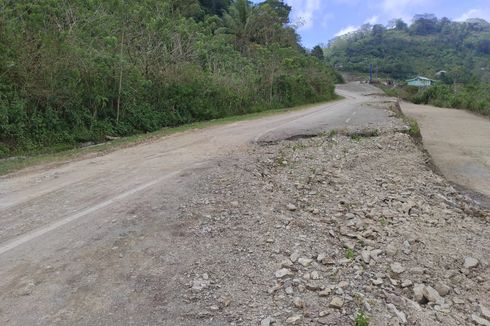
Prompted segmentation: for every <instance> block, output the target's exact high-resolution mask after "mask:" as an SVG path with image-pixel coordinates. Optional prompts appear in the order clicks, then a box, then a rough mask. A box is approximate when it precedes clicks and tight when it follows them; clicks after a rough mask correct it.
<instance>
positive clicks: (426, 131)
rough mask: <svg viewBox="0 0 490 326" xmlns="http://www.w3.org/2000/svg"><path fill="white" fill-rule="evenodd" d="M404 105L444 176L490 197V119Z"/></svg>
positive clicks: (448, 110)
mask: <svg viewBox="0 0 490 326" xmlns="http://www.w3.org/2000/svg"><path fill="white" fill-rule="evenodd" d="M401 107H402V110H403V112H404V113H405V114H406V115H408V116H411V117H413V118H415V119H416V120H417V121H418V123H419V126H420V129H421V133H422V137H423V142H424V147H425V148H426V149H427V150H428V151H429V153H430V154H431V156H432V158H433V160H434V163H435V164H436V165H437V167H438V168H439V169H440V171H441V172H442V173H443V174H444V176H445V177H446V178H447V179H449V180H450V181H452V182H454V183H456V184H459V185H462V186H464V187H466V188H468V189H471V190H473V191H476V192H479V193H482V194H484V195H486V196H487V197H490V119H486V118H483V117H479V116H477V115H474V114H472V113H469V112H466V111H463V110H454V109H444V108H436V107H432V106H428V105H415V104H411V103H401ZM487 201H488V200H487Z"/></svg>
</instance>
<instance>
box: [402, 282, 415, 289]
mask: <svg viewBox="0 0 490 326" xmlns="http://www.w3.org/2000/svg"><path fill="white" fill-rule="evenodd" d="M412 284H413V282H412V281H411V280H402V284H401V287H402V288H408V287H409V286H412Z"/></svg>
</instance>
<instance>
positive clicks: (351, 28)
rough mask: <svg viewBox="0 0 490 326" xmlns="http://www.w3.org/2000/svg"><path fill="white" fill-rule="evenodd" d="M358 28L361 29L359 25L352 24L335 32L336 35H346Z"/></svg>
mask: <svg viewBox="0 0 490 326" xmlns="http://www.w3.org/2000/svg"><path fill="white" fill-rule="evenodd" d="M357 30H359V27H356V26H352V25H351V26H347V27H345V28H342V29H341V30H340V31H339V32H338V33H337V34H335V37H338V36H342V35H346V34H349V33H352V32H355V31H357Z"/></svg>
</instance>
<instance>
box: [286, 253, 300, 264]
mask: <svg viewBox="0 0 490 326" xmlns="http://www.w3.org/2000/svg"><path fill="white" fill-rule="evenodd" d="M300 255H301V254H300V253H299V252H298V251H295V252H293V253H292V254H291V256H289V259H290V260H291V261H292V262H293V263H295V262H296V261H297V260H298V258H299V257H300Z"/></svg>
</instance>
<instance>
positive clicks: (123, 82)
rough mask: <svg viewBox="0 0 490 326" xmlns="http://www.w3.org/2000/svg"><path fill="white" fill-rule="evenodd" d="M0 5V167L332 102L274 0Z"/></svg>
mask: <svg viewBox="0 0 490 326" xmlns="http://www.w3.org/2000/svg"><path fill="white" fill-rule="evenodd" d="M0 6H1V7H0V9H1V13H0V91H1V96H0V158H1V157H8V156H14V155H23V154H24V153H32V152H36V151H43V150H45V149H46V148H49V149H50V150H51V151H52V150H54V149H58V150H59V149H68V148H73V147H74V146H75V145H76V144H79V143H86V142H99V141H103V140H104V139H105V137H106V136H107V135H109V136H129V135H134V134H139V133H145V132H153V131H156V130H158V129H160V128H162V127H174V126H179V125H182V124H187V123H192V122H196V121H203V120H210V119H217V118H222V117H227V116H231V115H240V114H246V113H253V112H260V111H263V110H268V109H275V108H282V107H291V106H295V105H300V104H305V103H312V102H319V101H325V100H330V99H332V98H334V82H335V81H337V80H338V78H339V77H338V75H337V74H336V73H335V72H334V71H333V69H331V68H330V67H329V66H328V65H326V64H325V63H324V62H322V61H321V60H320V59H321V58H322V54H321V53H318V51H317V52H313V53H311V54H310V53H308V52H307V51H306V50H305V49H304V48H303V47H302V46H301V45H300V43H299V37H298V35H297V33H296V31H295V29H294V28H293V27H292V26H291V25H290V24H289V14H290V11H291V7H290V6H288V5H286V4H285V3H283V2H282V1H277V0H267V1H264V2H263V3H260V4H252V3H251V2H249V1H247V0H236V1H233V3H231V2H230V1H198V0H185V1H176V0H163V1H162V0H149V1H144V2H142V1H130V2H113V1H111V2H88V3H87V2H86V1H70V2H69V3H65V2H58V1H48V0H42V1H34V2H32V1H9V2H4V3H3V4H2V5H0ZM317 50H318V49H317ZM320 52H321V49H320ZM315 53H316V56H315V55H314V54H315Z"/></svg>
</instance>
